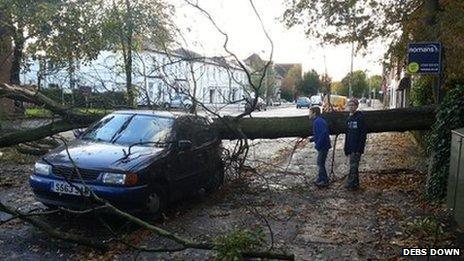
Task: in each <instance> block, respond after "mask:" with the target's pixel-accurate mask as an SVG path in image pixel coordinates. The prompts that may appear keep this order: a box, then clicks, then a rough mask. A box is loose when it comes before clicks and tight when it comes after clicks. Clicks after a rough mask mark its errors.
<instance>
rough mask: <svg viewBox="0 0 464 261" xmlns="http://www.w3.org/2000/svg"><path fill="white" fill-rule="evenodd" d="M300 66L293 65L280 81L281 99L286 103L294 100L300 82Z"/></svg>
mask: <svg viewBox="0 0 464 261" xmlns="http://www.w3.org/2000/svg"><path fill="white" fill-rule="evenodd" d="M301 76H302V72H301V66H297V65H294V66H293V67H292V68H290V70H289V71H288V73H287V75H285V78H284V79H283V80H282V89H281V90H282V93H281V97H282V98H283V99H285V100H287V101H293V100H294V99H295V98H296V93H297V88H298V86H300V85H301V81H302V77H301Z"/></svg>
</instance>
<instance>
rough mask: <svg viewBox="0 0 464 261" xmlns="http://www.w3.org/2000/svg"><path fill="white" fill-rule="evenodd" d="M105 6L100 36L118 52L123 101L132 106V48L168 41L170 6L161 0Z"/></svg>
mask: <svg viewBox="0 0 464 261" xmlns="http://www.w3.org/2000/svg"><path fill="white" fill-rule="evenodd" d="M107 8H108V10H107V12H106V14H107V16H106V25H105V28H104V31H103V37H104V38H105V39H106V40H107V43H108V47H109V48H111V49H113V50H115V51H118V52H121V53H122V57H123V66H122V67H123V70H124V73H125V76H126V91H127V105H128V106H131V107H132V106H135V97H136V89H135V86H134V85H133V83H132V75H133V71H134V68H133V61H134V52H137V51H139V50H141V49H142V48H146V47H151V48H156V47H165V46H166V45H167V44H168V43H169V42H170V41H171V39H172V38H173V35H172V33H171V31H172V30H170V29H172V23H171V17H172V15H173V12H174V9H173V7H172V6H170V5H168V4H167V3H165V2H164V1H163V0H156V1H149V0H139V1H129V0H114V1H113V2H112V4H108V7H107Z"/></svg>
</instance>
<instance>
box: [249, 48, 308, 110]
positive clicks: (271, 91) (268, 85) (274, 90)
mask: <svg viewBox="0 0 464 261" xmlns="http://www.w3.org/2000/svg"><path fill="white" fill-rule="evenodd" d="M245 63H246V64H247V65H248V67H249V68H251V69H252V73H253V74H254V75H262V74H263V72H264V67H265V66H266V64H267V63H268V61H266V60H263V59H261V57H260V56H259V55H258V54H256V53H254V54H252V55H250V56H249V57H248V58H246V59H245ZM295 66H296V67H298V68H302V65H301V64H300V63H274V62H271V63H270V64H269V66H268V69H267V71H266V77H265V78H264V81H263V86H262V88H264V94H263V96H264V97H266V100H267V103H268V104H269V103H270V102H271V101H280V99H281V97H280V94H281V93H282V82H283V80H284V79H285V77H286V76H287V74H288V73H289V71H290V70H291V69H292V68H293V67H295ZM300 71H301V69H300ZM295 87H296V86H295Z"/></svg>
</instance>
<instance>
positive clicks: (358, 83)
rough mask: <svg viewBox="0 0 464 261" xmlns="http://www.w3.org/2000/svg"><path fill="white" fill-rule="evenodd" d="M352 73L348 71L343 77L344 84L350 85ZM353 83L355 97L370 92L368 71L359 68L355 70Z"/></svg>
mask: <svg viewBox="0 0 464 261" xmlns="http://www.w3.org/2000/svg"><path fill="white" fill-rule="evenodd" d="M350 75H351V73H348V74H347V75H346V76H345V77H344V78H343V79H342V84H343V85H344V86H350ZM351 84H352V87H351V88H352V92H353V96H354V97H359V98H360V97H362V96H365V95H366V94H367V93H368V92H369V83H368V81H367V76H366V73H365V72H363V71H361V70H358V71H354V72H353V77H352V79H351ZM342 95H344V94H342Z"/></svg>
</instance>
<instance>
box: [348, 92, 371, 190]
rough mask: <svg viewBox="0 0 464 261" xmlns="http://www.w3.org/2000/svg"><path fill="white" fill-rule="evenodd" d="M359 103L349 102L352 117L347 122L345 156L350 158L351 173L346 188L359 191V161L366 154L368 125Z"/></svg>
mask: <svg viewBox="0 0 464 261" xmlns="http://www.w3.org/2000/svg"><path fill="white" fill-rule="evenodd" d="M358 105H359V102H358V100H357V99H351V100H350V101H349V102H348V110H349V112H350V116H349V117H348V119H347V121H346V125H347V129H346V135H345V148H344V149H345V155H346V156H349V158H350V172H349V174H348V180H347V184H346V186H345V187H346V188H347V189H350V190H357V189H358V188H359V171H358V170H359V161H360V160H361V154H363V153H364V147H365V146H366V136H367V131H366V124H365V121H364V115H363V113H362V112H360V111H358Z"/></svg>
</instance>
